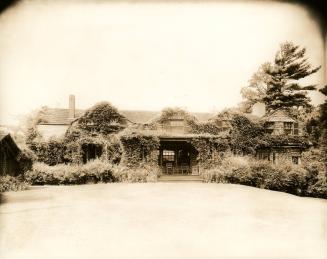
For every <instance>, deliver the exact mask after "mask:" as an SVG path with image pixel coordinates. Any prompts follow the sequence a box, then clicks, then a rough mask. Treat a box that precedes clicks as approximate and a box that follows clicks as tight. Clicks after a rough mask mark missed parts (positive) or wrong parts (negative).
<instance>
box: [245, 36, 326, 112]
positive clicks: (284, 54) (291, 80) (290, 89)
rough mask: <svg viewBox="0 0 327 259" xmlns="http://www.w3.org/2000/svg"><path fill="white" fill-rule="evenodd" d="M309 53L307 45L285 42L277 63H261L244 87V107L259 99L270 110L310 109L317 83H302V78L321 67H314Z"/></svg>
mask: <svg viewBox="0 0 327 259" xmlns="http://www.w3.org/2000/svg"><path fill="white" fill-rule="evenodd" d="M305 54H306V49H305V48H300V46H298V45H294V44H293V43H292V42H284V43H282V44H281V45H280V49H279V51H278V52H277V53H276V56H275V60H274V62H272V63H269V62H266V63H264V64H263V65H261V66H260V68H259V69H258V71H257V72H256V73H254V74H253V76H252V77H251V80H250V81H249V85H248V86H246V87H243V88H242V90H241V93H242V96H243V98H244V99H245V102H244V103H243V106H245V107H246V108H247V109H249V108H251V107H252V106H253V104H255V103H256V102H263V103H265V104H266V110H267V111H268V112H269V111H271V110H274V109H278V108H283V109H292V108H300V107H302V108H310V107H311V105H310V101H311V100H310V98H309V97H308V91H310V90H315V89H316V88H315V87H316V86H315V85H305V86H301V84H300V83H299V80H300V79H302V78H305V77H307V76H310V75H311V74H314V73H316V72H317V71H318V70H319V69H320V66H319V67H315V68H312V67H311V65H310V64H309V62H308V60H307V58H306V57H305Z"/></svg>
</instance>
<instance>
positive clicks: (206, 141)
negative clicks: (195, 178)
mask: <svg viewBox="0 0 327 259" xmlns="http://www.w3.org/2000/svg"><path fill="white" fill-rule="evenodd" d="M191 144H192V145H193V147H194V148H195V149H196V150H197V151H198V155H197V161H198V163H199V165H200V166H202V167H204V168H210V167H212V166H215V165H217V164H219V163H220V162H221V159H222V156H223V152H226V151H227V150H228V149H229V140H228V138H223V137H215V136H206V135H204V136H197V137H193V138H192V139H191Z"/></svg>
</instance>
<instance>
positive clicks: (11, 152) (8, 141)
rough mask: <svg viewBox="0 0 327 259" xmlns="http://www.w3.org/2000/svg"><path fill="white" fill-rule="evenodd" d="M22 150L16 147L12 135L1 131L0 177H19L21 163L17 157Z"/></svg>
mask: <svg viewBox="0 0 327 259" xmlns="http://www.w3.org/2000/svg"><path fill="white" fill-rule="evenodd" d="M20 152H21V151H20V149H19V148H18V146H17V145H16V143H15V141H14V140H13V138H12V137H11V135H10V134H9V133H7V132H4V131H2V130H1V131H0V175H11V176H17V175H18V171H19V170H18V169H19V163H18V161H17V157H18V155H19V154H20Z"/></svg>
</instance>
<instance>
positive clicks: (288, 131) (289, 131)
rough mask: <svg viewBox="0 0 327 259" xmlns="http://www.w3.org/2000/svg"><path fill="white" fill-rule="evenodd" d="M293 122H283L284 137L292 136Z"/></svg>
mask: <svg viewBox="0 0 327 259" xmlns="http://www.w3.org/2000/svg"><path fill="white" fill-rule="evenodd" d="M292 130H293V122H284V133H285V134H286V135H290V134H292Z"/></svg>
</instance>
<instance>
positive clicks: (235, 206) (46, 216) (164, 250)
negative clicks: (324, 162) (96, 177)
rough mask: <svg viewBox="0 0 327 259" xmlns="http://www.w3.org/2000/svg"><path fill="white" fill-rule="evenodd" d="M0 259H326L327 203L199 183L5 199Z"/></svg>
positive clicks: (42, 192) (74, 189)
mask: <svg viewBox="0 0 327 259" xmlns="http://www.w3.org/2000/svg"><path fill="white" fill-rule="evenodd" d="M0 257H1V258H2V259H4V258H8V259H15V258H22V259H29V258H31V259H37V258H42V259H47V258H56V259H57V258H79V259H80V258H90V259H92V258H251V259H253V258H258V259H259V258H260V259H261V258H283V259H285V258H310V259H312V258H324V259H326V258H327V200H321V199H312V198H301V197H296V196H293V195H290V194H285V193H279V192H273V191H267V190H260V189H256V188H252V187H246V186H239V185H226V184H203V183H145V184H126V183H115V184H98V185H84V186H57V187H46V188H40V189H35V190H29V191H22V192H16V193H15V192H9V193H6V194H5V203H3V204H1V205H0Z"/></svg>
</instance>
